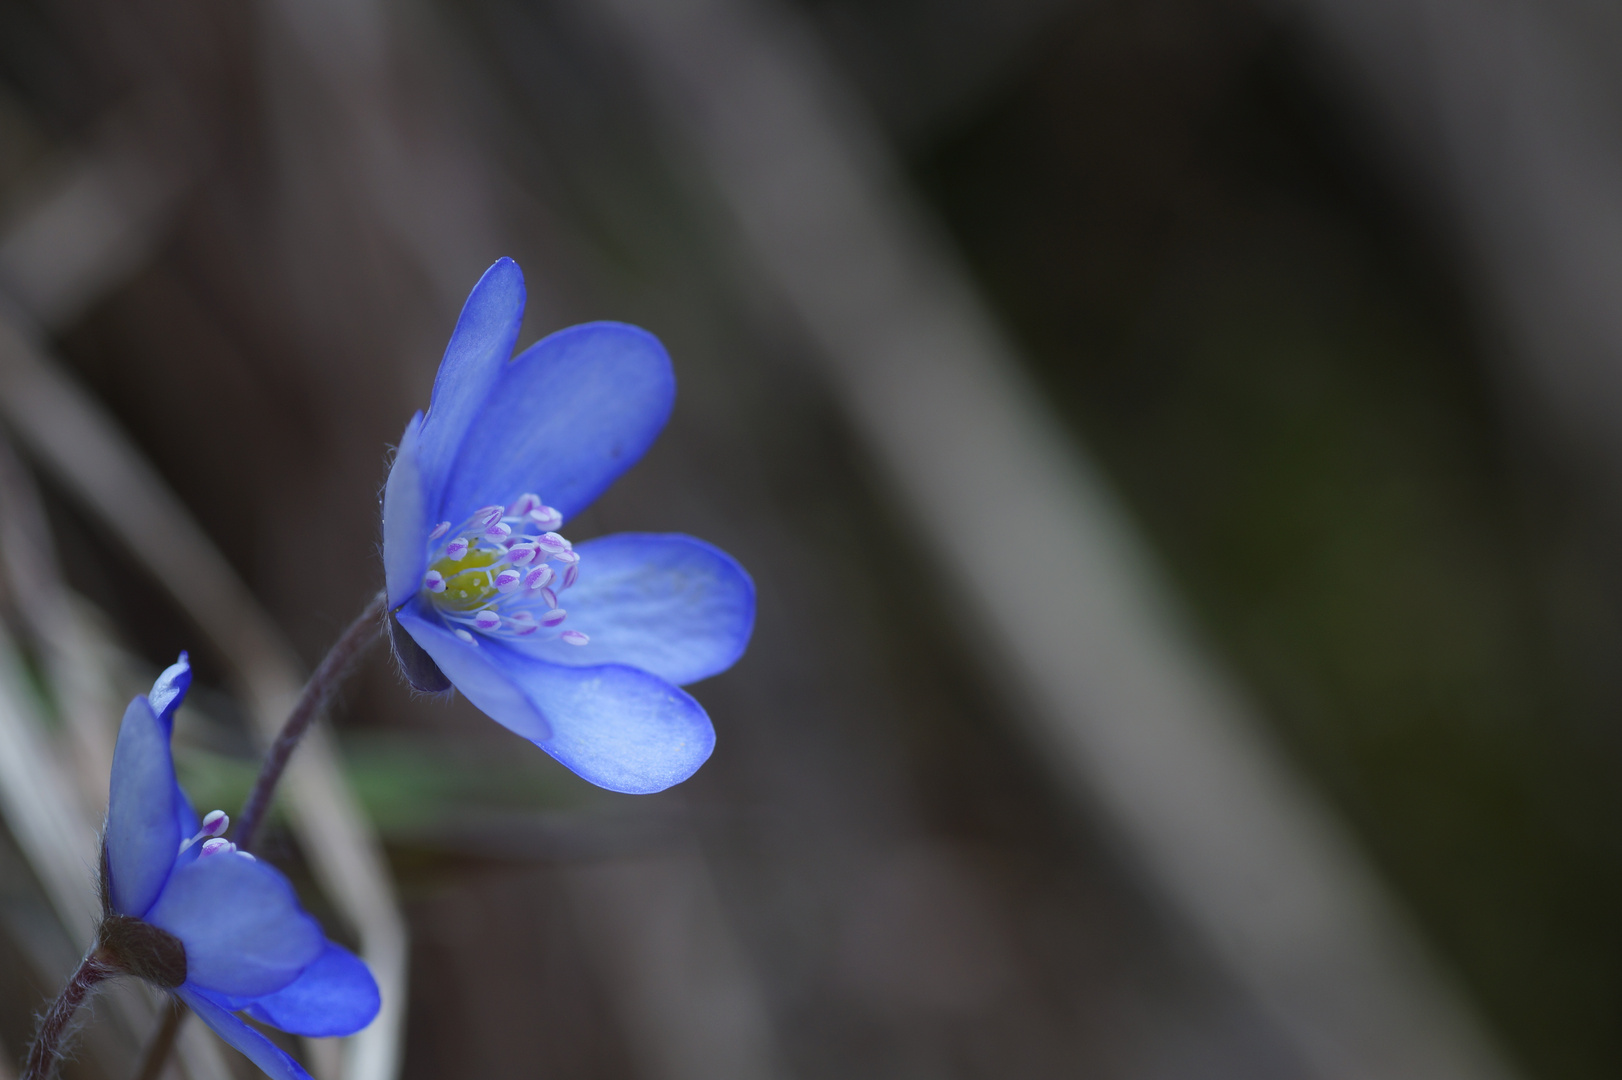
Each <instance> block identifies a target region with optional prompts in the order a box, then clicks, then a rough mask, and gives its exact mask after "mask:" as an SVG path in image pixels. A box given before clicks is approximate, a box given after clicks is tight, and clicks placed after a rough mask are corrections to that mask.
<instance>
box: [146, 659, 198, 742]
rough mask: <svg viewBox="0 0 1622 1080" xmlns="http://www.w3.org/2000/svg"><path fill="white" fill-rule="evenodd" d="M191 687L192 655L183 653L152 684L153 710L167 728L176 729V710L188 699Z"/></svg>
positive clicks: (148, 697)
mask: <svg viewBox="0 0 1622 1080" xmlns="http://www.w3.org/2000/svg"><path fill="white" fill-rule="evenodd" d="M190 689H191V657H190V656H188V655H187V654H185V653H181V654H180V659H179V660H176V661H175V662H174V663H172V664H170V665H169V666H168V667H166V668H164V669H163V674H161V675H159V676H158V681H157V682H155V683H153V684H152V692H151V693H150V694H148V695H147V700H148V701H149V702H151V704H152V711H153V712H155V713H157V714H158V719H159V720H160V721H162V722H163V726H164V728H165V729H167V730H169V731H173V730H174V724H175V710H176V709H178V708H180V703H181V702H182V701H184V700H186V691H187V690H190Z"/></svg>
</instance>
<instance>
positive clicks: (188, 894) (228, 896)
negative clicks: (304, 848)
mask: <svg viewBox="0 0 1622 1080" xmlns="http://www.w3.org/2000/svg"><path fill="white" fill-rule="evenodd" d="M146 921H147V922H149V923H151V924H152V925H154V926H158V927H161V928H163V929H165V930H167V931H169V932H170V933H171V934H173V935H175V937H177V938H179V939H180V942H181V944H182V945H184V946H186V978H187V980H188V981H189V982H193V983H196V984H197V985H198V986H201V987H202V988H203V989H205V990H213V991H217V992H219V993H222V994H231V995H235V996H238V997H259V996H261V995H263V994H269V993H272V992H273V991H276V990H280V989H281V988H282V987H284V986H286V985H287V984H288V983H290V982H292V981H293V980H294V979H295V978H297V977H298V974H299V972H301V971H303V970H304V969H305V968H306V967H308V966H309V965H310V964H311V963H312V962H313V961H314V960H315V958H316V957H317V956H320V955H321V950H322V948H323V947H324V945H325V943H326V939H325V938H324V937H323V936H322V934H321V928H320V927H319V926H317V925H316V923H315V920H314V919H312V918H310V917H309V916H308V915H306V914H305V913H304V912H303V911H301V910H299V906H298V898H297V897H296V896H294V895H293V887H292V886H291V885H290V884H288V882H287V879H286V878H284V877H283V876H282V875H281V873H280V872H279V871H277V870H276V869H274V868H273V867H271V866H269V865H267V864H265V863H262V862H258V861H256V860H254V859H250V858H247V857H245V856H242V855H233V854H229V853H226V854H219V855H210V856H209V857H207V858H204V859H198V860H196V861H195V862H192V863H191V864H189V865H187V866H182V867H180V868H179V869H178V870H176V871H175V872H174V874H173V875H172V876H171V877H170V878H169V883H168V885H166V886H165V887H164V890H163V894H162V895H161V896H159V897H158V902H157V903H156V904H154V905H152V909H151V911H149V912H148V913H147V915H146Z"/></svg>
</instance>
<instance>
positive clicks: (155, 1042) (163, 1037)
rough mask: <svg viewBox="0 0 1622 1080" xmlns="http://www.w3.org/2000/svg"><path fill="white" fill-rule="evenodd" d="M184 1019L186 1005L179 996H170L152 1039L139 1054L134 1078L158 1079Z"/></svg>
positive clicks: (137, 1079) (139, 1079)
mask: <svg viewBox="0 0 1622 1080" xmlns="http://www.w3.org/2000/svg"><path fill="white" fill-rule="evenodd" d="M185 1019H186V1006H185V1005H184V1004H182V1003H181V1001H180V999H179V998H175V997H171V998H170V999H169V1007H168V1008H166V1009H164V1010H163V1023H161V1024H159V1025H158V1030H157V1031H154V1032H153V1033H152V1040H151V1041H150V1042H148V1043H147V1044H146V1051H145V1053H143V1054H142V1055H141V1067H140V1069H139V1070H138V1071H137V1072H136V1074H135V1080H158V1076H159V1074H161V1073H162V1072H163V1067H164V1065H166V1064H168V1061H169V1054H170V1052H171V1051H173V1050H174V1048H175V1039H176V1038H177V1037H178V1036H179V1035H180V1025H181V1023H182V1022H183V1021H184V1020H185Z"/></svg>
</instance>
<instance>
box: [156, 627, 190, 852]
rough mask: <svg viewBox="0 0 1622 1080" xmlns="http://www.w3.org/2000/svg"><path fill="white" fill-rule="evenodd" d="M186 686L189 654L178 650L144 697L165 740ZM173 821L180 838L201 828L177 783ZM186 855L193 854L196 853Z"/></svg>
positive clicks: (172, 724) (184, 694)
mask: <svg viewBox="0 0 1622 1080" xmlns="http://www.w3.org/2000/svg"><path fill="white" fill-rule="evenodd" d="M190 689H191V657H190V656H188V655H187V654H186V653H184V652H182V653H181V654H180V659H179V660H176V661H175V662H174V663H172V664H170V665H169V666H168V667H166V668H164V669H163V672H162V674H160V675H159V676H158V679H157V681H156V682H154V683H153V684H152V691H151V693H149V694H147V696H146V699H147V701H148V702H150V703H151V705H152V711H153V712H155V713H157V714H158V722H159V723H160V724H162V725H163V730H164V738H165V739H167V738H169V737H170V736H171V735H173V734H174V730H175V710H176V709H179V708H180V703H181V702H182V701H184V700H186V691H187V690H190ZM175 820H176V821H177V822H178V823H179V827H180V839H182V840H185V839H188V838H189V837H193V836H196V835H197V830H198V829H200V828H202V823H201V822H200V821H198V820H197V811H195V810H193V809H192V805H191V800H190V799H188V798H187V797H186V793H185V792H184V791H182V790H181V789H180V785H179V784H176V785H175ZM188 854H189V855H191V856H193V857H195V855H196V852H195V851H192V852H188ZM188 861H189V860H188Z"/></svg>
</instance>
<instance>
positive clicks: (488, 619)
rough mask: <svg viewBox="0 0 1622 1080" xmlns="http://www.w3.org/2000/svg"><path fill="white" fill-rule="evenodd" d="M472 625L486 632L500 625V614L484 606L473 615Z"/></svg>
mask: <svg viewBox="0 0 1622 1080" xmlns="http://www.w3.org/2000/svg"><path fill="white" fill-rule="evenodd" d="M473 625H474V626H477V627H478V628H479V629H480V630H484V631H486V632H488V631H491V630H494V629H496V627H498V626H500V625H501V616H500V615H498V614H496V613H495V612H494V611H491V610H490V609H489V608H485V609H484V610H482V611H480V612H479V613H478V614H476V615H474V616H473Z"/></svg>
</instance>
